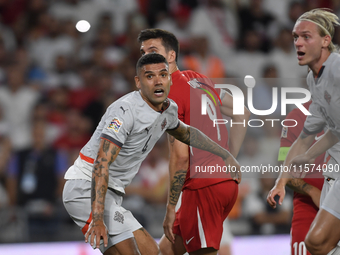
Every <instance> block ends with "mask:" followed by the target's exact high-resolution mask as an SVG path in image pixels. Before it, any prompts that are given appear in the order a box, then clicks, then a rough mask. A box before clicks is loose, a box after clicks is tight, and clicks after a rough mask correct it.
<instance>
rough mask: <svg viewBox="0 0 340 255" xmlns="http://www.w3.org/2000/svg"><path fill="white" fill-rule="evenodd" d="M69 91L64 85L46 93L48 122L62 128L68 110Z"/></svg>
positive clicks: (64, 125) (65, 121)
mask: <svg viewBox="0 0 340 255" xmlns="http://www.w3.org/2000/svg"><path fill="white" fill-rule="evenodd" d="M69 98H70V91H69V89H68V88H67V87H65V86H60V87H57V88H55V89H53V90H51V91H50V92H49V93H48V104H49V105H48V116H47V120H48V122H50V123H52V124H54V125H56V126H59V128H60V129H61V130H64V129H65V127H66V123H67V117H66V116H67V112H68V111H69V100H70V99H69Z"/></svg>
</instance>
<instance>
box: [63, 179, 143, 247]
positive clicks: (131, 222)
mask: <svg viewBox="0 0 340 255" xmlns="http://www.w3.org/2000/svg"><path fill="white" fill-rule="evenodd" d="M122 201H123V197H122V196H120V195H117V194H116V193H115V192H114V191H113V190H111V189H108V190H107V193H106V197H105V208H104V223H105V225H106V226H107V228H108V232H109V236H108V246H107V247H104V242H103V240H101V242H100V248H99V249H100V251H101V252H102V253H104V252H105V251H106V250H107V249H108V248H110V247H111V246H113V245H115V244H117V243H120V242H122V241H124V240H126V239H129V238H131V237H133V232H134V231H136V230H138V229H140V228H142V225H141V224H140V223H139V222H138V221H137V220H136V219H135V217H133V215H132V213H131V212H130V211H128V210H126V209H124V208H123V207H122V206H121V204H122ZM63 202H64V206H65V208H66V210H67V212H68V213H69V215H70V216H71V218H72V219H73V221H74V222H75V223H76V224H77V225H78V226H79V227H80V228H81V230H82V232H83V234H84V235H85V233H86V231H87V228H88V225H89V224H90V223H91V219H92V217H91V182H90V181H87V180H78V179H75V180H67V181H66V183H65V186H64V191H63Z"/></svg>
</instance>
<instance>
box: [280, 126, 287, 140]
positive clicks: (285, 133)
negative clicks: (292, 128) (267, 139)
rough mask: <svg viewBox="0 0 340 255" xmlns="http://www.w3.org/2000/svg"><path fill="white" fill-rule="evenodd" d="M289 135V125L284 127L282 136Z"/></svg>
mask: <svg viewBox="0 0 340 255" xmlns="http://www.w3.org/2000/svg"><path fill="white" fill-rule="evenodd" d="M287 135H288V127H283V128H282V132H281V138H287Z"/></svg>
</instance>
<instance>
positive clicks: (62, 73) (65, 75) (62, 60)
mask: <svg viewBox="0 0 340 255" xmlns="http://www.w3.org/2000/svg"><path fill="white" fill-rule="evenodd" d="M45 84H46V88H45V89H47V90H51V89H54V88H56V87H59V86H66V87H67V88H69V89H71V90H72V89H78V88H79V87H81V85H82V83H81V79H80V77H79V76H78V75H77V74H76V73H75V72H74V70H72V62H71V61H70V59H69V57H68V56H67V55H58V56H56V59H55V69H54V70H51V71H50V72H48V73H47V77H46V81H45Z"/></svg>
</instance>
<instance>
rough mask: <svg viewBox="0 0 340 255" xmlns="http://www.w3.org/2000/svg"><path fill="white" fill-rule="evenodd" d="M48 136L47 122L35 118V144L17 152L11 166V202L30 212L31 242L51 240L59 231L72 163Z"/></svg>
mask: <svg viewBox="0 0 340 255" xmlns="http://www.w3.org/2000/svg"><path fill="white" fill-rule="evenodd" d="M45 135H46V123H45V121H43V120H37V121H35V122H34V123H33V129H32V137H33V145H32V147H30V148H28V149H25V150H21V151H18V152H16V153H15V154H14V155H13V157H12V159H11V162H10V165H9V168H8V183H7V188H8V193H9V195H10V202H11V205H12V206H20V207H22V208H25V210H26V211H27V213H28V224H29V233H30V236H29V238H30V240H31V241H34V240H40V241H50V240H51V239H52V237H53V234H55V233H56V230H57V227H58V220H57V219H58V214H57V213H56V206H57V202H58V201H59V200H60V197H61V191H62V187H63V184H64V178H63V175H64V172H65V170H66V169H67V166H68V165H67V158H66V156H65V154H63V153H62V152H61V151H59V150H56V149H53V148H51V147H50V146H49V145H48V144H47V143H46V139H45Z"/></svg>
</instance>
